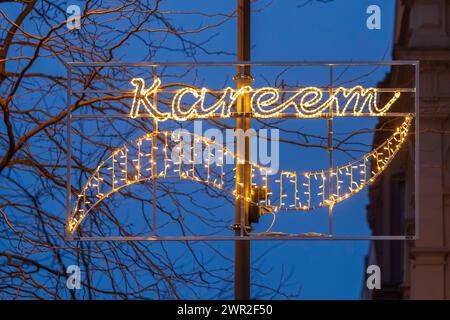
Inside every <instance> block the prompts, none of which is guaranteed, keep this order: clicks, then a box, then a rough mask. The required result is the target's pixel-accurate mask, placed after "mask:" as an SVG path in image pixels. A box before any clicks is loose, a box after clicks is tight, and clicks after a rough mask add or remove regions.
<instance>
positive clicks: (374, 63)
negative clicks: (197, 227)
mask: <svg viewBox="0 0 450 320" xmlns="http://www.w3.org/2000/svg"><path fill="white" fill-rule="evenodd" d="M401 65H403V66H413V67H414V78H415V79H414V87H411V88H402V89H401V90H403V91H404V92H411V93H413V94H414V112H415V115H414V126H415V137H414V138H415V143H414V146H415V152H414V153H415V155H414V158H415V159H414V160H415V161H414V162H415V164H414V167H415V168H414V173H415V177H414V196H415V202H414V234H412V235H372V236H366V235H361V236H358V235H355V236H340V235H333V234H332V221H330V225H329V229H330V234H328V235H320V236H317V235H315V236H311V235H305V234H283V235H278V234H274V233H272V234H266V235H254V234H253V235H252V234H251V233H250V234H246V232H245V230H244V225H243V224H242V225H241V226H240V235H232V236H231V235H230V236H195V235H193V236H157V235H156V213H155V210H156V208H155V206H154V215H153V217H154V221H153V228H154V229H155V230H153V231H154V232H153V236H149V237H141V236H127V237H124V236H107V237H76V236H75V235H74V234H72V233H70V232H69V231H68V224H69V221H70V219H71V210H72V207H71V206H72V181H71V157H72V134H73V132H72V131H73V130H72V120H73V119H79V118H83V117H89V118H95V117H99V118H101V117H103V118H105V117H111V118H112V117H124V118H127V117H128V115H126V114H123V115H115V116H111V115H86V116H83V115H74V114H73V113H72V109H71V104H72V95H73V93H74V92H77V93H81V92H83V91H80V90H78V91H77V90H74V89H73V88H72V75H73V72H72V71H73V69H74V68H77V67H152V68H155V69H156V68H158V67H178V66H179V67H195V66H211V67H214V66H229V67H252V66H286V67H288V66H293V67H295V66H299V67H301V66H322V67H328V68H329V71H330V86H329V87H330V88H333V84H332V81H333V67H339V66H344V67H351V66H401ZM66 68H67V79H68V85H67V117H66V125H67V132H66V143H67V168H66V171H67V172H66V173H67V186H66V187H67V198H66V232H65V237H66V240H76V241H233V240H417V239H418V238H419V207H420V203H419V198H420V197H419V177H420V172H419V170H420V168H419V167H420V166H419V163H420V159H419V155H420V152H419V146H420V144H419V92H420V90H419V88H420V87H419V70H420V66H419V61H409V60H398V61H358V62H357V61H352V62H347V61H311V62H309V61H304V62H297V61H287V62H286V61H283V62H280V61H269V62H267V61H264V62H240V61H237V62H196V63H190V62H136V63H135V62H108V63H103V62H68V63H67V64H66ZM401 115H404V114H403V113H395V114H394V113H393V114H392V115H391V116H401ZM239 116H240V115H234V116H233V117H235V118H237V117H239ZM244 116H245V115H242V117H244ZM332 117H333V116H332V115H331V118H332ZM329 130H330V128H329ZM331 159H332V158H331ZM330 164H332V160H331V161H330ZM331 210H332V209H331ZM231 232H233V231H232V230H231Z"/></svg>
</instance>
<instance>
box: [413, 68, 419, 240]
mask: <svg viewBox="0 0 450 320" xmlns="http://www.w3.org/2000/svg"><path fill="white" fill-rule="evenodd" d="M414 67H415V69H414V78H415V83H414V86H415V88H416V91H415V92H414V112H415V117H414V124H415V127H416V131H415V137H414V139H415V140H414V145H415V147H414V149H415V154H414V157H415V170H414V173H415V177H414V180H415V181H414V189H415V190H414V193H415V209H414V222H415V226H414V238H415V239H419V233H420V127H419V126H420V110H419V103H420V63H419V61H416V63H415V65H414Z"/></svg>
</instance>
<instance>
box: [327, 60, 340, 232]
mask: <svg viewBox="0 0 450 320" xmlns="http://www.w3.org/2000/svg"><path fill="white" fill-rule="evenodd" d="M329 92H330V96H331V95H332V94H333V66H332V65H330V89H329ZM329 108H330V109H329V117H328V119H327V129H328V144H327V150H328V155H329V172H330V174H329V178H328V199H329V200H332V199H333V192H334V191H333V103H331V104H330V106H329ZM336 183H339V179H336ZM328 235H329V236H330V237H332V236H333V203H331V204H330V205H329V206H328Z"/></svg>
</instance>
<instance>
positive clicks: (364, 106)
mask: <svg viewBox="0 0 450 320" xmlns="http://www.w3.org/2000/svg"><path fill="white" fill-rule="evenodd" d="M131 84H132V85H133V86H134V87H135V90H134V92H133V94H134V96H133V102H132V105H131V108H130V114H129V116H130V117H131V118H136V117H143V116H147V117H151V118H154V119H156V120H158V121H166V120H170V119H173V120H177V121H184V120H189V119H199V118H200V119H202V118H211V117H222V118H229V117H233V116H234V114H233V112H232V105H233V104H234V102H235V101H236V99H237V98H238V97H239V96H240V95H242V94H244V93H246V94H251V107H252V112H251V113H252V114H251V116H252V117H255V118H276V117H281V116H285V115H292V116H293V117H295V118H318V117H326V116H329V115H330V114H332V115H333V117H344V116H380V115H384V114H385V113H387V112H388V110H389V109H390V107H391V106H392V104H393V103H394V102H395V101H396V100H397V99H398V98H399V97H400V94H401V93H400V92H399V91H394V94H393V96H392V97H391V98H390V99H389V100H388V101H387V103H386V104H385V105H384V106H381V107H380V106H378V93H379V91H378V90H377V88H363V87H361V86H355V87H353V88H343V87H339V88H336V89H333V90H332V91H331V92H330V91H329V89H320V88H316V87H306V88H301V89H299V90H295V91H291V96H290V97H289V98H287V99H285V100H283V101H281V102H280V89H278V88H272V87H264V88H260V89H253V88H252V87H250V86H245V87H243V88H241V89H239V90H235V89H232V88H230V87H227V88H225V89H224V90H220V92H219V94H218V95H217V92H218V91H215V92H214V93H216V95H215V97H216V98H217V99H216V102H214V103H213V104H212V105H209V106H205V104H206V99H205V97H206V96H207V95H208V94H212V93H213V91H211V90H208V89H206V88H201V89H197V88H191V87H184V88H182V89H179V90H176V91H175V92H174V97H173V99H172V103H171V109H170V110H159V109H158V108H157V107H156V106H155V105H154V104H153V99H152V98H151V97H152V95H153V94H155V93H156V92H158V90H162V89H160V88H161V80H160V79H159V78H155V79H154V82H153V84H152V85H151V86H150V87H148V88H147V89H146V88H145V81H144V80H143V79H141V78H135V79H133V80H131ZM186 95H191V96H192V97H193V98H194V99H195V102H194V103H193V104H191V105H190V107H187V108H186V107H182V106H181V102H182V99H183V97H184V96H186ZM292 111H293V112H292ZM412 119H413V114H410V115H407V116H406V117H404V119H403V122H402V123H401V125H400V126H399V127H397V128H396V130H394V133H393V134H392V135H391V136H390V137H389V138H388V139H387V140H386V141H385V142H383V143H382V144H381V145H380V146H378V147H377V148H376V149H374V150H372V151H371V152H369V153H367V154H365V155H364V156H362V157H361V158H360V159H358V160H356V161H353V162H350V163H347V164H345V165H342V166H338V167H334V168H332V169H326V170H322V171H317V172H291V171H281V172H280V173H278V174H276V175H273V174H272V173H271V172H270V169H268V168H265V167H263V166H260V165H257V164H252V172H253V174H252V185H259V186H262V187H263V188H264V187H265V188H267V189H268V190H269V189H272V186H273V185H277V189H278V190H279V192H278V194H272V196H273V199H269V195H271V193H267V195H266V197H265V199H263V200H261V201H260V202H259V203H258V204H259V205H262V206H266V207H270V208H271V209H272V210H273V211H279V210H302V211H308V210H313V209H316V208H320V207H332V206H334V205H335V204H336V203H339V202H341V201H343V200H345V199H347V198H349V197H350V196H352V195H354V194H356V193H357V192H359V191H360V190H362V189H363V188H364V187H366V186H367V185H369V184H370V183H372V182H373V181H374V180H375V179H376V178H377V177H378V176H379V175H380V174H381V173H382V172H383V170H384V169H385V168H386V167H387V166H388V164H389V163H390V162H391V161H392V159H393V158H394V157H395V155H396V154H397V152H398V151H399V150H400V148H401V146H402V145H403V143H404V142H405V139H406V137H407V134H408V131H409V128H410V126H411V123H412ZM191 136H192V139H191V141H196V142H197V143H198V142H200V143H201V146H202V147H201V152H206V153H205V154H208V159H207V161H205V162H206V163H202V164H196V162H195V161H190V162H189V163H183V161H182V159H183V152H186V151H185V150H186V148H185V146H182V142H181V140H180V138H179V137H178V138H177V137H176V135H174V134H173V133H172V132H152V133H148V134H146V135H144V136H142V137H140V138H138V139H136V140H134V141H131V142H129V143H128V144H126V145H124V146H121V147H119V148H117V149H115V150H114V151H113V152H111V154H110V155H109V157H108V158H107V159H105V160H104V161H102V162H101V163H100V164H99V165H98V166H97V167H96V168H95V169H94V170H93V171H92V172H93V173H92V175H91V176H90V177H89V179H88V180H87V182H86V183H85V185H84V186H83V188H82V189H81V190H80V191H79V192H78V198H77V201H76V205H75V207H74V208H73V211H72V214H71V217H70V220H69V224H68V231H69V232H70V233H73V232H75V231H76V229H77V228H78V226H79V225H80V223H81V222H82V221H83V220H84V218H85V217H86V216H87V215H88V214H89V213H90V212H91V210H92V209H93V208H95V207H96V206H97V205H98V204H100V203H101V202H102V201H103V200H105V199H106V198H108V197H109V196H111V195H113V194H114V193H116V192H118V191H120V190H121V189H123V188H125V187H127V186H129V185H132V184H134V183H140V182H143V181H147V180H151V179H161V178H180V179H189V180H192V181H197V182H201V183H205V184H208V185H210V186H213V187H215V188H218V189H221V190H223V191H225V192H229V194H230V195H232V196H233V197H235V198H237V199H238V198H239V197H240V196H239V195H237V194H236V193H235V191H232V192H230V191H228V190H230V189H231V190H233V188H232V187H233V184H234V183H235V182H234V177H235V172H234V171H233V170H229V171H227V169H226V168H225V166H224V164H223V159H224V157H225V156H231V157H234V158H235V155H234V154H233V153H232V152H230V151H229V150H227V149H226V148H224V147H223V146H222V145H219V144H217V143H215V142H214V141H211V140H208V139H206V138H204V137H202V136H197V135H194V134H191ZM188 150H192V151H191V152H192V154H191V155H192V157H193V159H194V160H195V154H196V150H195V147H194V146H193V145H189V148H188ZM213 150H214V151H216V152H217V151H218V152H219V153H218V154H219V157H218V160H219V161H214V162H213V161H210V157H211V158H212V157H213V156H216V154H217V153H216V154H213V152H212V151H213ZM174 153H175V154H178V157H177V158H178V161H177V160H173V154H174ZM371 163H372V164H375V165H374V166H371ZM330 178H332V179H330ZM329 180H332V181H333V188H332V190H333V192H332V194H327V188H326V185H327V181H329ZM245 201H248V202H251V199H245Z"/></svg>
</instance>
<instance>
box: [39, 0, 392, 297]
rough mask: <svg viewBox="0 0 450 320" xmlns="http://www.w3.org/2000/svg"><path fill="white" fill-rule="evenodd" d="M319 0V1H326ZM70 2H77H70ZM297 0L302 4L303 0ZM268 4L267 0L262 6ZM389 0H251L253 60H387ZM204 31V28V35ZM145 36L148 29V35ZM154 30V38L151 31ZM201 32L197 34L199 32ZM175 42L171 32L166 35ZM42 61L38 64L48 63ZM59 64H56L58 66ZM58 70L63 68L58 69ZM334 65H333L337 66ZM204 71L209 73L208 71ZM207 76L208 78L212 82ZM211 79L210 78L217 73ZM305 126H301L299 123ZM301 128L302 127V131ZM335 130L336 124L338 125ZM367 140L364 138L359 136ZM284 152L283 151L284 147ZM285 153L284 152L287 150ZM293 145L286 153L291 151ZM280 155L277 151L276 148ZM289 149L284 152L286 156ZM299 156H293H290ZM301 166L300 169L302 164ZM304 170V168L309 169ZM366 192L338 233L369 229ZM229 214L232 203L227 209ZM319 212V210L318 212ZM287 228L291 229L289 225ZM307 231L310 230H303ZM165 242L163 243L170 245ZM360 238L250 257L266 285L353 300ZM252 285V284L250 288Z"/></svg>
mask: <svg viewBox="0 0 450 320" xmlns="http://www.w3.org/2000/svg"><path fill="white" fill-rule="evenodd" d="M325 2H326V1H325ZM74 3H81V2H78V1H74ZM236 3H237V1H230V0H220V1H216V0H215V1H211V0H209V1H207V0H202V1H165V2H162V4H161V7H160V9H161V10H167V11H168V10H175V9H177V10H180V11H182V10H189V9H190V10H192V11H206V12H220V11H222V10H223V11H224V12H230V11H231V10H232V8H233V7H234V6H235V5H236ZM303 4H304V5H303ZM372 4H376V5H378V6H380V8H381V19H382V22H381V30H369V29H367V27H366V19H367V17H368V14H366V9H367V7H368V6H369V5H372ZM266 5H267V6H266ZM394 5H395V1H393V0H383V1H381V0H334V1H330V2H326V3H323V2H320V1H307V0H295V1H273V2H270V1H262V2H260V1H258V2H256V3H255V4H254V5H253V8H254V9H255V12H254V13H253V15H252V52H251V57H252V60H254V61H305V60H310V61H319V60H344V61H358V60H360V61H361V60H363V61H367V60H390V59H391V51H392V42H393V22H394V21H393V20H394ZM176 19H177V20H176V21H174V22H175V24H176V25H181V26H184V27H186V28H188V27H192V26H197V27H198V26H200V25H201V23H199V22H198V21H191V20H190V18H189V17H185V16H183V15H180V16H177V18H176ZM213 34H214V35H215V36H214V37H213V38H212V39H211V41H210V42H209V43H208V45H207V47H208V49H210V50H212V51H221V50H223V51H226V52H230V53H235V49H236V20H232V21H230V22H228V23H226V24H225V25H223V26H222V27H221V28H219V29H216V30H214V32H213ZM209 35H211V33H210V34H209ZM148 36H149V38H151V37H153V35H151V34H149V35H148ZM155 37H158V35H156V36H155ZM200 37H201V36H200ZM168 41H172V42H173V43H176V41H177V40H176V39H173V38H170V37H169V38H168ZM147 50H151V48H139V50H137V49H136V48H134V49H133V50H130V51H127V52H125V51H124V52H123V59H122V60H127V61H140V60H141V59H142V58H141V57H142V53H143V52H146V51H147ZM197 54H198V55H197V57H196V58H197V60H199V61H214V60H220V61H223V60H227V61H233V60H235V57H234V56H233V55H223V56H213V55H208V54H206V53H203V52H201V51H200V50H199V51H198V52H197ZM156 60H157V61H161V62H163V61H192V59H191V58H190V57H186V55H185V54H184V53H182V52H168V51H164V50H163V51H161V52H159V53H157V55H156ZM48 65H49V64H42V65H41V67H48ZM58 68H59V67H58ZM62 70H63V69H62ZM338 71H339V70H337V72H338ZM367 71H368V69H367V70H366V69H364V70H362V69H361V70H353V69H352V70H349V71H348V72H347V73H346V74H345V75H344V76H342V77H341V78H340V79H336V81H338V80H339V81H345V80H349V79H352V78H354V77H357V76H358V75H361V74H362V73H366V72H367ZM369 71H372V72H371V73H370V76H369V77H367V79H365V80H364V81H365V82H364V85H365V86H376V85H377V82H379V81H381V80H382V79H383V78H384V76H385V74H386V72H387V71H388V69H383V68H377V69H375V70H373V68H372V69H370V70H369ZM209 76H210V77H214V74H213V73H211V74H210V75H209ZM289 79H290V80H295V79H297V80H300V81H301V82H308V81H309V83H307V84H315V83H321V84H322V85H324V84H325V85H327V83H328V73H327V72H322V73H319V74H314V75H312V74H311V75H310V73H309V71H305V70H301V71H299V73H298V74H297V75H296V76H293V75H291V78H289ZM213 80H214V79H211V81H213ZM216 80H217V79H216ZM374 124H375V122H374V121H373V120H364V119H358V120H353V122H351V123H350V122H346V123H344V126H345V127H346V129H347V130H351V128H364V127H372V128H373V126H374ZM305 128H306V129H311V128H308V125H307V124H305ZM306 129H305V130H306ZM337 130H339V129H337ZM366 139H367V140H366V142H368V143H370V141H371V139H370V137H367V138H366ZM283 151H284V153H283ZM287 152H289V153H287ZM291 152H292V154H291ZM295 152H296V151H291V150H288V149H282V153H281V157H285V158H286V159H285V160H283V161H282V165H283V166H288V167H291V168H290V169H292V166H293V165H294V162H296V161H297V160H298V161H300V162H301V163H302V166H304V168H306V167H308V166H311V165H314V164H315V163H314V161H315V160H314V159H309V158H310V155H309V154H308V153H307V152H306V151H305V150H303V153H299V154H295ZM283 154H284V155H283ZM289 154H291V156H289ZM297 157H298V158H297ZM304 168H302V169H304ZM310 169H311V168H310ZM366 204H367V191H363V192H361V193H360V194H359V195H358V197H356V198H355V199H354V201H353V202H352V203H351V205H345V204H342V206H340V207H339V208H336V211H335V229H336V233H338V234H342V235H349V234H352V235H359V234H365V235H367V234H370V230H369V228H368V225H367V221H366V215H365V206H366ZM228 212H230V213H231V214H233V215H234V210H229V211H228ZM289 215H292V214H287V215H286V219H285V220H284V218H283V217H280V218H278V219H277V229H276V231H286V230H289V228H290V227H291V226H290V224H291V221H293V220H291V218H292V217H291V218H290V217H289ZM322 217H323V214H322ZM314 218H315V217H314V215H306V216H305V218H304V219H305V220H304V223H305V225H306V226H315V224H316V223H317V222H316V221H315V219H314ZM291 231H292V230H291ZM307 231H311V230H307ZM213 245H214V247H216V248H218V249H219V250H223V251H224V252H227V255H228V256H232V250H233V245H232V243H224V242H220V243H214V244H213ZM170 246H171V244H169V245H168V247H170ZM368 246H369V243H368V242H367V241H340V242H333V241H290V242H289V241H279V242H276V243H269V242H268V241H260V242H259V241H258V242H253V243H252V248H251V249H252V257H253V260H254V261H255V263H256V261H257V262H258V265H259V264H261V265H263V266H264V267H265V270H268V273H267V276H262V275H261V274H259V275H257V277H258V279H257V280H258V282H259V283H260V284H264V285H267V286H271V285H274V284H275V283H277V281H279V278H280V274H284V275H289V281H288V283H287V284H286V288H285V290H284V291H286V292H288V293H294V292H299V293H298V295H296V298H299V299H359V298H360V293H361V288H362V286H363V284H364V282H365V280H364V274H365V272H364V257H365V255H366V254H367V252H368ZM254 289H255V290H257V288H254Z"/></svg>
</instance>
